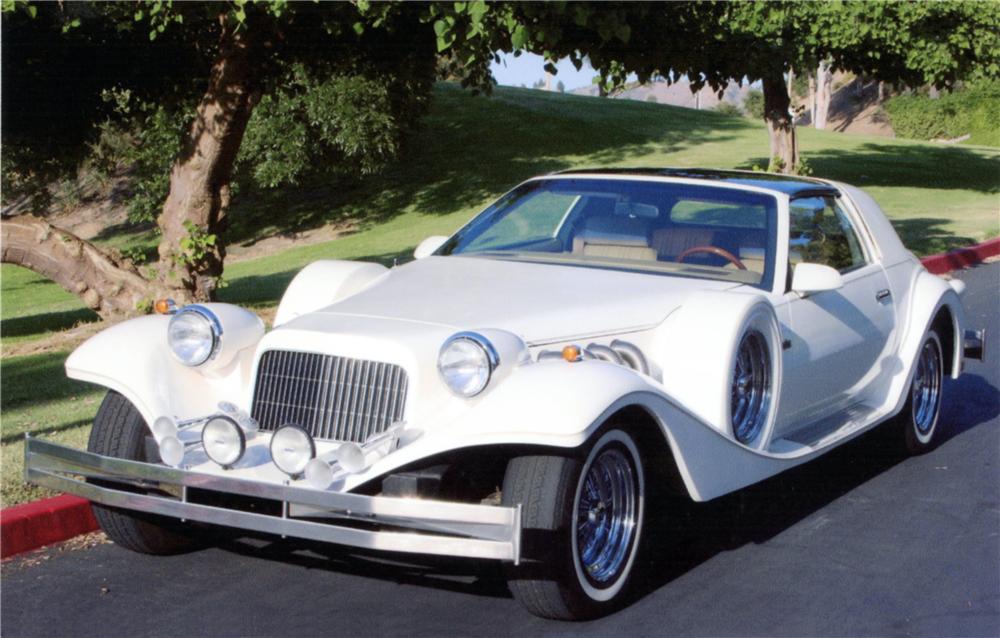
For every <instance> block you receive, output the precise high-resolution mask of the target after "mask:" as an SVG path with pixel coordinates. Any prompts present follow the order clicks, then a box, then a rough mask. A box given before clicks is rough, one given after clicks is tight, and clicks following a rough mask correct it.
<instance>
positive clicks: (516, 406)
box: [349, 361, 814, 501]
mask: <svg viewBox="0 0 1000 638" xmlns="http://www.w3.org/2000/svg"><path fill="white" fill-rule="evenodd" d="M636 406H637V407H640V408H642V409H643V410H645V411H646V412H647V413H649V415H650V416H651V417H652V418H653V422H655V423H656V424H658V426H659V429H660V431H661V433H662V435H663V436H664V438H665V440H666V442H667V444H668V445H669V447H670V449H671V451H672V453H673V456H674V460H675V462H676V464H677V468H678V470H679V471H680V475H681V477H682V479H683V481H684V484H685V486H686V487H687V490H688V493H689V494H690V496H691V498H693V499H695V500H698V501H703V500H708V499H711V498H715V497H716V496H720V495H722V494H725V493H727V492H730V491H732V490H735V489H739V488H741V487H744V486H746V485H750V484H751V483H755V482H757V481H760V480H763V479H765V478H767V477H769V476H772V475H774V474H777V473H778V472H781V471H784V470H786V469H788V468H790V467H793V466H795V465H798V464H799V463H801V462H804V461H805V460H808V459H809V458H812V457H813V456H814V455H813V454H809V455H805V456H801V457H795V458H791V457H782V456H780V455H773V454H766V453H762V452H760V451H755V450H751V449H748V448H746V447H744V446H742V445H739V444H738V443H736V442H735V441H733V440H731V439H729V438H727V437H726V436H725V435H723V434H722V433H721V432H719V431H718V430H717V429H716V428H714V427H712V426H711V425H709V424H708V423H705V422H704V421H702V420H701V419H699V418H698V417H696V416H694V415H693V414H692V413H691V412H689V411H688V410H687V409H685V407H684V406H682V405H680V404H679V403H678V402H677V401H676V400H675V399H673V398H672V397H670V396H669V395H668V394H666V393H665V392H664V390H663V388H662V387H661V386H660V385H659V384H658V383H656V382H655V381H653V380H652V379H650V378H649V377H645V376H642V375H640V374H638V373H636V372H634V371H632V370H630V369H627V368H623V367H621V366H618V365H614V364H611V363H607V362H604V361H581V362H577V363H565V362H562V361H544V362H541V363H533V364H528V365H524V366H522V367H519V368H518V369H517V370H515V371H514V372H513V373H512V374H511V375H510V376H509V377H508V378H507V379H505V380H504V381H503V383H502V384H500V385H498V386H497V387H496V388H494V389H493V391H492V392H490V394H489V395H487V396H486V397H484V398H483V399H482V400H481V401H478V402H476V403H475V404H474V405H470V407H469V409H468V410H466V411H464V413H462V414H460V415H459V416H458V417H456V418H455V419H453V420H452V421H451V422H449V423H447V424H442V425H440V426H439V427H435V428H433V429H427V430H425V431H424V434H423V436H421V437H419V438H416V439H415V440H413V441H412V442H410V443H408V444H407V445H405V446H403V447H401V448H400V449H398V450H397V451H395V452H394V453H392V454H390V455H389V456H387V457H385V458H383V459H382V460H381V461H379V462H378V463H376V464H375V465H374V466H372V467H371V468H370V469H369V471H368V472H366V473H365V474H364V475H363V476H357V477H355V478H354V479H353V480H352V481H351V485H350V486H349V487H353V486H354V485H357V484H360V483H363V482H365V481H368V480H371V479H374V478H377V477H378V476H380V475H384V474H387V473H389V472H391V471H393V470H394V469H396V468H398V467H402V466H404V465H407V464H410V463H413V462H416V461H420V460H421V459H424V458H429V457H432V456H435V455H438V454H442V453H445V452H450V451H453V450H460V449H463V448H472V447H481V446H491V445H493V446H495V445H533V446H547V447H554V448H563V449H572V448H577V447H580V446H582V445H584V444H585V443H586V442H587V441H588V439H589V438H590V436H591V435H592V434H593V433H594V432H595V431H596V430H597V429H598V428H600V427H601V426H602V425H603V424H604V423H605V422H607V420H608V419H609V418H611V417H612V416H613V415H614V414H616V413H617V412H619V411H620V410H622V409H624V408H626V407H636ZM413 425H414V426H415V427H417V428H418V429H419V428H420V424H413Z"/></svg>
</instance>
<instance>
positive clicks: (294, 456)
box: [271, 424, 316, 476]
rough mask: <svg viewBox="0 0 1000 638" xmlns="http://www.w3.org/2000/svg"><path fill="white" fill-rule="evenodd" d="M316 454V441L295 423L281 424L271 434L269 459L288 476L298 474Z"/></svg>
mask: <svg viewBox="0 0 1000 638" xmlns="http://www.w3.org/2000/svg"><path fill="white" fill-rule="evenodd" d="M314 456H316V443H314V442H313V438H312V437H311V436H309V433H308V432H306V431H305V430H304V429H302V428H301V427H299V426H297V425H293V424H288V425H283V426H281V427H280V428H278V430H277V431H276V432H275V433H274V435H272V436H271V460H272V461H274V464H275V465H277V466H278V469H279V470H281V471H282V472H284V473H285V474H287V475H289V476H300V475H301V474H302V473H303V472H305V471H306V466H307V465H308V464H309V461H311V460H312V459H313V457H314Z"/></svg>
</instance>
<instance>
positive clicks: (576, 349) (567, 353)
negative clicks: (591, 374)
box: [562, 346, 580, 363]
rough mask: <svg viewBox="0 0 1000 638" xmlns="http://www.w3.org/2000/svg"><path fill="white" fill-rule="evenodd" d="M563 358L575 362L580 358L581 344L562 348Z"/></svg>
mask: <svg viewBox="0 0 1000 638" xmlns="http://www.w3.org/2000/svg"><path fill="white" fill-rule="evenodd" d="M562 356H563V359H565V360H566V361H569V362H570V363H573V362H574V361H579V360H580V346H566V347H565V348H563V349H562Z"/></svg>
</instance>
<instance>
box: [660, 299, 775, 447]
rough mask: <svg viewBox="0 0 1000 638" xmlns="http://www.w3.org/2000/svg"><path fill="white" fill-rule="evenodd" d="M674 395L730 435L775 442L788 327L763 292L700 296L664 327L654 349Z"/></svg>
mask: <svg viewBox="0 0 1000 638" xmlns="http://www.w3.org/2000/svg"><path fill="white" fill-rule="evenodd" d="M648 354H649V355H650V358H651V359H652V360H653V362H654V364H655V366H656V367H657V368H659V369H660V370H661V372H662V375H663V385H664V387H665V388H666V390H667V393H668V394H670V395H671V396H672V397H674V398H675V399H677V401H678V402H679V403H680V405H682V406H683V407H684V408H685V409H687V410H688V411H690V412H691V413H692V414H694V416H696V417H698V418H700V419H701V420H703V421H705V422H707V423H709V424H710V425H712V426H713V427H715V428H716V429H718V430H719V432H720V433H721V434H723V435H724V436H726V437H728V438H730V439H732V440H734V441H736V442H738V443H740V444H742V445H746V446H748V447H750V448H753V449H763V448H765V447H766V446H767V442H768V438H769V437H770V432H771V430H772V429H773V425H774V418H775V415H776V414H777V408H778V398H779V392H778V390H779V388H781V331H780V329H779V328H778V321H777V318H776V317H775V315H774V309H773V308H772V307H771V304H770V303H768V302H767V300H766V299H764V298H763V297H762V296H760V295H753V294H748V295H734V294H733V293H732V292H704V293H699V294H697V295H694V296H693V297H691V298H690V299H688V300H687V301H686V302H685V304H684V305H683V306H682V307H681V308H679V309H678V310H677V311H675V312H674V313H673V314H671V315H670V316H669V317H667V319H666V320H665V321H664V322H663V324H661V325H660V326H659V327H658V328H657V329H656V337H655V338H654V342H653V347H652V348H651V351H650V352H649V353H648Z"/></svg>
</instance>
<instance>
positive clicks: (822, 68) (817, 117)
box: [813, 60, 833, 129]
mask: <svg viewBox="0 0 1000 638" xmlns="http://www.w3.org/2000/svg"><path fill="white" fill-rule="evenodd" d="M832 97H833V73H831V72H830V64H829V63H828V62H826V61H825V60H824V61H822V62H820V63H819V65H818V66H817V67H816V95H815V99H816V106H815V108H814V111H813V126H814V127H816V128H818V129H825V128H826V121H827V118H828V117H829V115H830V100H831V98H832Z"/></svg>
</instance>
